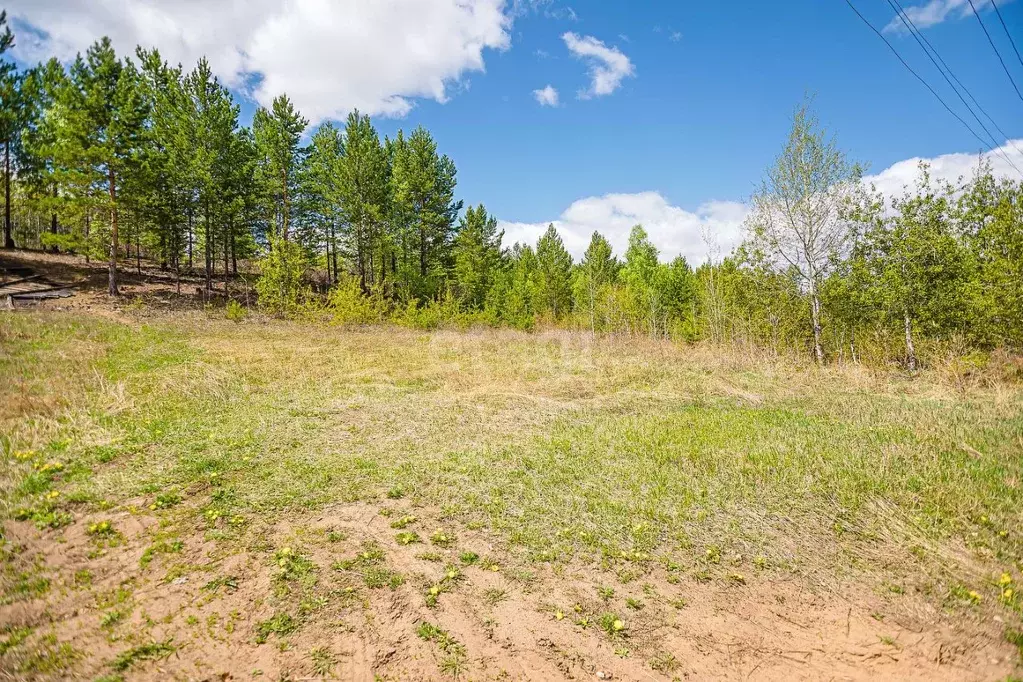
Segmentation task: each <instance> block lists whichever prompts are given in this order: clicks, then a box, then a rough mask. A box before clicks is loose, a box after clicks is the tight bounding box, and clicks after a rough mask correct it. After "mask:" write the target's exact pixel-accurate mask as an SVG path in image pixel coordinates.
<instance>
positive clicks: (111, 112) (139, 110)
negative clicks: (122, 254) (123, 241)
mask: <svg viewBox="0 0 1023 682" xmlns="http://www.w3.org/2000/svg"><path fill="white" fill-rule="evenodd" d="M59 100H60V102H59V104H60V108H61V116H62V124H61V127H60V130H59V133H58V134H59V136H60V140H59V142H58V144H57V148H58V149H59V150H60V156H61V157H62V158H61V161H62V162H63V163H64V165H66V166H68V167H71V168H74V169H75V171H76V173H77V175H78V177H77V182H76V185H77V190H78V191H79V193H80V194H81V195H82V196H84V197H87V198H91V199H93V200H97V199H98V198H99V197H98V196H96V195H95V194H94V188H98V189H99V190H100V192H101V193H102V194H103V195H105V196H106V207H107V210H108V212H109V216H110V223H109V240H108V246H109V263H110V266H109V292H110V295H112V296H116V295H117V293H118V289H117V256H118V227H119V226H118V217H119V215H118V211H119V208H120V206H121V203H122V201H123V198H122V197H121V196H120V195H119V194H118V188H119V183H120V182H121V181H122V180H124V179H125V176H126V175H127V174H130V173H131V172H133V171H134V170H135V169H136V167H137V161H138V154H139V150H140V143H141V138H142V135H143V132H144V122H145V119H146V116H147V111H146V106H145V100H144V98H143V96H142V91H141V87H140V79H139V74H138V72H137V71H136V69H135V66H134V64H133V63H132V62H130V61H128V62H122V61H121V60H120V59H118V58H117V55H116V54H115V53H114V49H113V47H112V46H111V44H110V39H109V38H104V39H103V40H101V41H99V42H97V43H95V44H93V45H92V47H90V48H89V50H88V51H87V52H86V55H85V58H82V57H81V56H79V57H78V58H77V59H76V60H75V62H74V64H73V65H72V66H71V71H70V79H69V87H66V88H62V89H61V92H60V96H59Z"/></svg>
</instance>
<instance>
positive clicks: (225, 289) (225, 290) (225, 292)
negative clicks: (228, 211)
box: [224, 218, 234, 296]
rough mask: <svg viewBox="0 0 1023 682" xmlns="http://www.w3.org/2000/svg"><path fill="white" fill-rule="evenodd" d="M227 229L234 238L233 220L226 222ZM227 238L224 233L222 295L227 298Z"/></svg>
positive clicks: (226, 234)
mask: <svg viewBox="0 0 1023 682" xmlns="http://www.w3.org/2000/svg"><path fill="white" fill-rule="evenodd" d="M227 229H228V230H229V231H230V234H231V236H232V237H233V236H234V218H231V220H229V221H228V223H227ZM227 237H228V233H227V232H225V233H224V295H225V296H227V276H228V273H229V272H230V271H229V270H228V269H227V265H228V263H227V258H228V256H229V255H230V254H228V239H227Z"/></svg>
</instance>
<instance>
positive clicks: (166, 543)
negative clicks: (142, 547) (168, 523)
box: [139, 540, 185, 568]
mask: <svg viewBox="0 0 1023 682" xmlns="http://www.w3.org/2000/svg"><path fill="white" fill-rule="evenodd" d="M184 546H185V543H183V542H182V541H181V540H173V541H170V540H160V541H158V542H154V543H153V544H152V545H150V546H149V547H147V548H146V551H144V552H143V553H142V556H141V557H140V558H139V565H140V566H141V567H142V568H145V567H146V566H148V565H149V564H150V562H152V561H153V558H154V557H155V556H156V555H157V554H177V553H179V552H180V551H181V550H182V549H183V548H184Z"/></svg>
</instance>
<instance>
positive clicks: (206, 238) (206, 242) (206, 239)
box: [202, 199, 213, 292]
mask: <svg viewBox="0 0 1023 682" xmlns="http://www.w3.org/2000/svg"><path fill="white" fill-rule="evenodd" d="M205 214H206V216H205V217H206V229H205V230H204V234H203V240H202V241H203V245H202V246H203V255H204V256H205V257H206V260H205V264H206V291H207V292H209V291H212V287H213V281H212V278H213V274H212V273H211V272H210V268H211V263H210V261H211V259H212V253H211V250H210V249H211V248H212V247H211V244H210V238H211V236H212V233H213V226H212V225H211V224H210V200H209V199H206V211H205Z"/></svg>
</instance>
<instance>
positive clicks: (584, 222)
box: [500, 139, 1023, 266]
mask: <svg viewBox="0 0 1023 682" xmlns="http://www.w3.org/2000/svg"><path fill="white" fill-rule="evenodd" d="M1007 159H1011V161H1012V163H1014V164H1016V166H1018V167H1019V168H1020V169H1023V139H1019V140H1008V141H1006V143H1005V144H1004V145H1002V146H1001V147H999V148H998V149H994V150H992V151H991V152H987V153H984V154H970V153H954V154H942V155H940V156H935V157H931V158H921V157H914V158H911V159H906V160H904V161H899V162H898V163H894V164H892V165H891V166H889V167H888V168H885V169H884V170H882V171H880V172H878V173H875V174H873V175H869V176H867V177H866V178H864V182H866V183H873V184H874V186H875V187H877V189H879V190H880V191H882V192H884V193H885V195H886V196H898V195H901V194H902V192H903V191H904V189H906V188H912V187H913V185H914V183H915V181H916V176H917V172H918V166H919V163H920V162H921V161H926V162H927V163H928V164H929V165H930V172H931V176H932V177H933V178H935V179H941V180H948V181H949V182H953V183H955V182H956V181H958V180H959V179H960V178H964V179H969V178H970V177H971V176H972V175H973V173H974V172H976V170H977V167H978V164H979V163H981V162H988V163H990V164H991V171H992V173H994V175H995V176H996V177H1005V178H1013V179H1015V180H1019V179H1020V175H1019V174H1018V173H1017V172H1016V170H1015V169H1014V168H1013V167H1012V166H1011V165H1010V164H1009V161H1008V160H1007ZM748 214H749V209H748V207H747V206H746V205H745V204H743V203H741V202H738V201H708V202H705V203H703V204H701V205H700V206H699V207H698V208H697V209H696V210H695V211H688V210H686V209H684V208H681V207H679V206H675V205H673V204H671V203H670V202H669V201H668V200H667V199H666V198H665V197H664V196H663V195H661V194H660V193H659V192H637V193H634V194H605V195H604V196H593V197H587V198H585V199H579V200H578V201H575V202H573V203H572V204H571V205H570V206H569V207H568V208H566V209H565V210H564V211H563V212H562V213H561V215H560V216H558V217H557V218H556V219H554V220H550V221H543V222H538V223H522V222H513V221H508V220H502V221H500V228H501V229H503V230H504V244H505V246H511V245H512V244H514V243H515V242H523V243H526V244H532V245H535V244H536V242H537V240H538V239H539V238H540V235H542V234H543V233H544V232H545V231H546V230H547V225H548V224H551V223H553V225H554V227H556V228H557V230H558V232H559V234H561V238H562V239H563V240H564V242H565V248H567V249H568V251H569V253H571V254H572V256H573V257H574V258H576V259H579V258H581V257H582V255H583V253H584V252H585V251H586V247H587V246H588V245H589V243H590V236H591V235H592V234H593V232H594V231H599V232H600V233H601V234H603V235H604V236H605V237H607V240H608V241H609V242H611V246H612V247H613V248H614V250H615V253H617V254H618V255H619V256H620V255H622V254H624V253H625V249H626V248H627V246H628V242H629V232H630V231H631V230H632V226H633V225H636V224H642V225H643V227H644V228H645V229H646V231H647V233H648V234H649V235H650V239H651V241H652V242H653V243H654V245H655V246H657V248H658V249H660V252H661V259H662V260H670V259H672V258H674V257H675V256H678V255H682V256H685V257H686V260H688V261H689V263H690V264H691V265H694V266H695V265H699V264H700V263H702V262H704V261H705V260H706V259H707V256H708V254H709V251H710V250H711V248H713V249H714V251H715V253H714V254H713V255H714V258H715V259H717V258H719V257H720V256H722V255H725V254H727V253H728V252H729V251H731V250H732V249H733V248H735V247H736V246H738V245H739V243H740V242H741V241H742V239H743V222H744V221H745V220H746V216H747V215H748Z"/></svg>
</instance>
